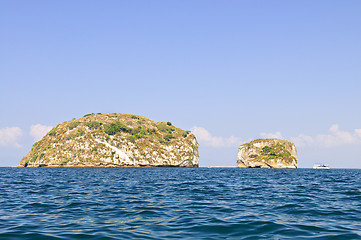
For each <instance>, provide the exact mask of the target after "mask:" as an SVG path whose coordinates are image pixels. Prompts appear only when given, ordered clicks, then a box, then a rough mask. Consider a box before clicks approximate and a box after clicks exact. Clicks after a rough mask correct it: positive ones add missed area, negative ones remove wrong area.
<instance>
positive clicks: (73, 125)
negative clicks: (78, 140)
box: [68, 122, 80, 130]
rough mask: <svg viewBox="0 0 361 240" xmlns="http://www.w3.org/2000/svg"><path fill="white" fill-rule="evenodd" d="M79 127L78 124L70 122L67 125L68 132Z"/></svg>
mask: <svg viewBox="0 0 361 240" xmlns="http://www.w3.org/2000/svg"><path fill="white" fill-rule="evenodd" d="M79 125H80V122H72V123H70V124H69V126H68V128H69V130H72V129H73V128H76V127H78V126H79Z"/></svg>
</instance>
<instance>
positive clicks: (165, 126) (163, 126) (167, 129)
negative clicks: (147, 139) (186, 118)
mask: <svg viewBox="0 0 361 240" xmlns="http://www.w3.org/2000/svg"><path fill="white" fill-rule="evenodd" d="M157 128H158V130H159V131H161V132H166V133H170V134H172V133H173V132H174V131H175V129H174V128H172V127H170V126H169V125H168V124H165V123H159V124H157Z"/></svg>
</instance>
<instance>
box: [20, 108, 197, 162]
mask: <svg viewBox="0 0 361 240" xmlns="http://www.w3.org/2000/svg"><path fill="white" fill-rule="evenodd" d="M198 159H199V155H198V143H197V140H196V138H195V136H194V135H193V134H191V133H190V131H184V130H182V129H180V128H176V127H175V126H173V125H172V123H170V122H158V123H156V122H154V121H153V120H150V119H148V118H146V117H142V116H137V115H131V114H120V113H112V114H88V115H86V116H84V117H83V118H80V119H73V120H72V121H69V122H64V123H62V124H59V125H58V126H56V127H55V128H53V129H52V130H51V131H50V132H49V133H47V134H46V136H44V137H43V139H42V140H40V141H39V142H36V143H35V144H34V145H33V148H32V149H31V150H30V152H29V153H28V154H27V155H26V156H25V157H24V158H23V159H22V160H21V162H20V166H19V167H198Z"/></svg>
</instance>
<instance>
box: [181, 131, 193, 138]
mask: <svg viewBox="0 0 361 240" xmlns="http://www.w3.org/2000/svg"><path fill="white" fill-rule="evenodd" d="M190 133H191V131H188V130H187V131H184V132H182V137H184V138H186V137H187V136H188V134H190Z"/></svg>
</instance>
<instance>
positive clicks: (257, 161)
mask: <svg viewBox="0 0 361 240" xmlns="http://www.w3.org/2000/svg"><path fill="white" fill-rule="evenodd" d="M237 167H238V168H297V150H296V147H295V145H294V144H293V143H292V142H290V141H287V140H280V139H257V140H254V141H252V142H249V143H246V144H243V145H241V146H239V148H238V155H237Z"/></svg>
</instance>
